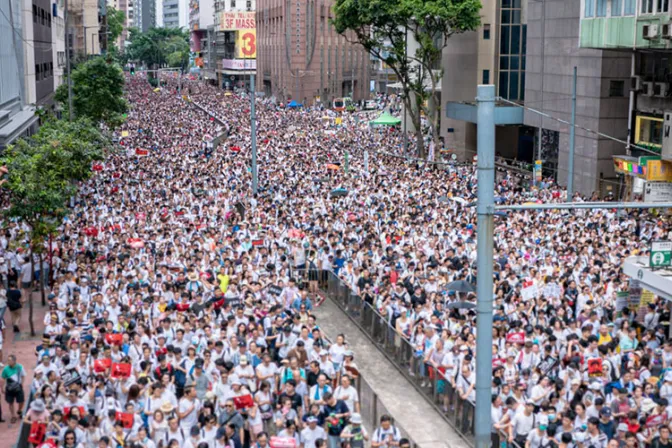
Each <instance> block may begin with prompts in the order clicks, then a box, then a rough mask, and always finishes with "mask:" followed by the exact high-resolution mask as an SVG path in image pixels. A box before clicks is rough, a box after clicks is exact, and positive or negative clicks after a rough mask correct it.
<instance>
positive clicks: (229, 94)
mask: <svg viewBox="0 0 672 448" xmlns="http://www.w3.org/2000/svg"><path fill="white" fill-rule="evenodd" d="M231 95H233V94H232V93H231V92H226V93H225V94H224V96H231Z"/></svg>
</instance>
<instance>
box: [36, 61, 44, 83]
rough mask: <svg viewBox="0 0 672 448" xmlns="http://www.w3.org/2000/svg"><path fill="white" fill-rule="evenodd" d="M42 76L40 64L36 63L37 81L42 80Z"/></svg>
mask: <svg viewBox="0 0 672 448" xmlns="http://www.w3.org/2000/svg"><path fill="white" fill-rule="evenodd" d="M41 79H42V78H40V64H35V81H36V82H37V81H41Z"/></svg>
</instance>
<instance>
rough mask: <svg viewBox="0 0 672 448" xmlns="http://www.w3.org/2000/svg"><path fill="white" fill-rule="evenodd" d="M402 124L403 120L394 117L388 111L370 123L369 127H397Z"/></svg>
mask: <svg viewBox="0 0 672 448" xmlns="http://www.w3.org/2000/svg"><path fill="white" fill-rule="evenodd" d="M400 123H401V118H397V117H394V116H392V115H391V114H390V113H389V112H388V111H384V112H383V113H382V114H380V116H379V117H378V118H376V119H375V120H371V121H369V126H396V125H398V124H400Z"/></svg>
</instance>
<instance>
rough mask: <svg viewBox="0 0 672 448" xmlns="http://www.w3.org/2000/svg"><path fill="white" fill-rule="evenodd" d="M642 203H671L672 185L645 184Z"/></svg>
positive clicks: (663, 183) (664, 183)
mask: <svg viewBox="0 0 672 448" xmlns="http://www.w3.org/2000/svg"><path fill="white" fill-rule="evenodd" d="M644 201H646V202H672V183H670V182H647V183H646V186H645V187H644Z"/></svg>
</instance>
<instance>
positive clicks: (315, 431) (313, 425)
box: [301, 416, 327, 448]
mask: <svg viewBox="0 0 672 448" xmlns="http://www.w3.org/2000/svg"><path fill="white" fill-rule="evenodd" d="M306 421H307V422H308V426H306V427H305V428H303V430H302V431H301V448H315V441H316V440H317V439H322V440H326V438H327V433H326V432H325V431H324V428H322V427H321V426H317V417H314V416H310V417H308V418H307V419H306Z"/></svg>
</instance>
